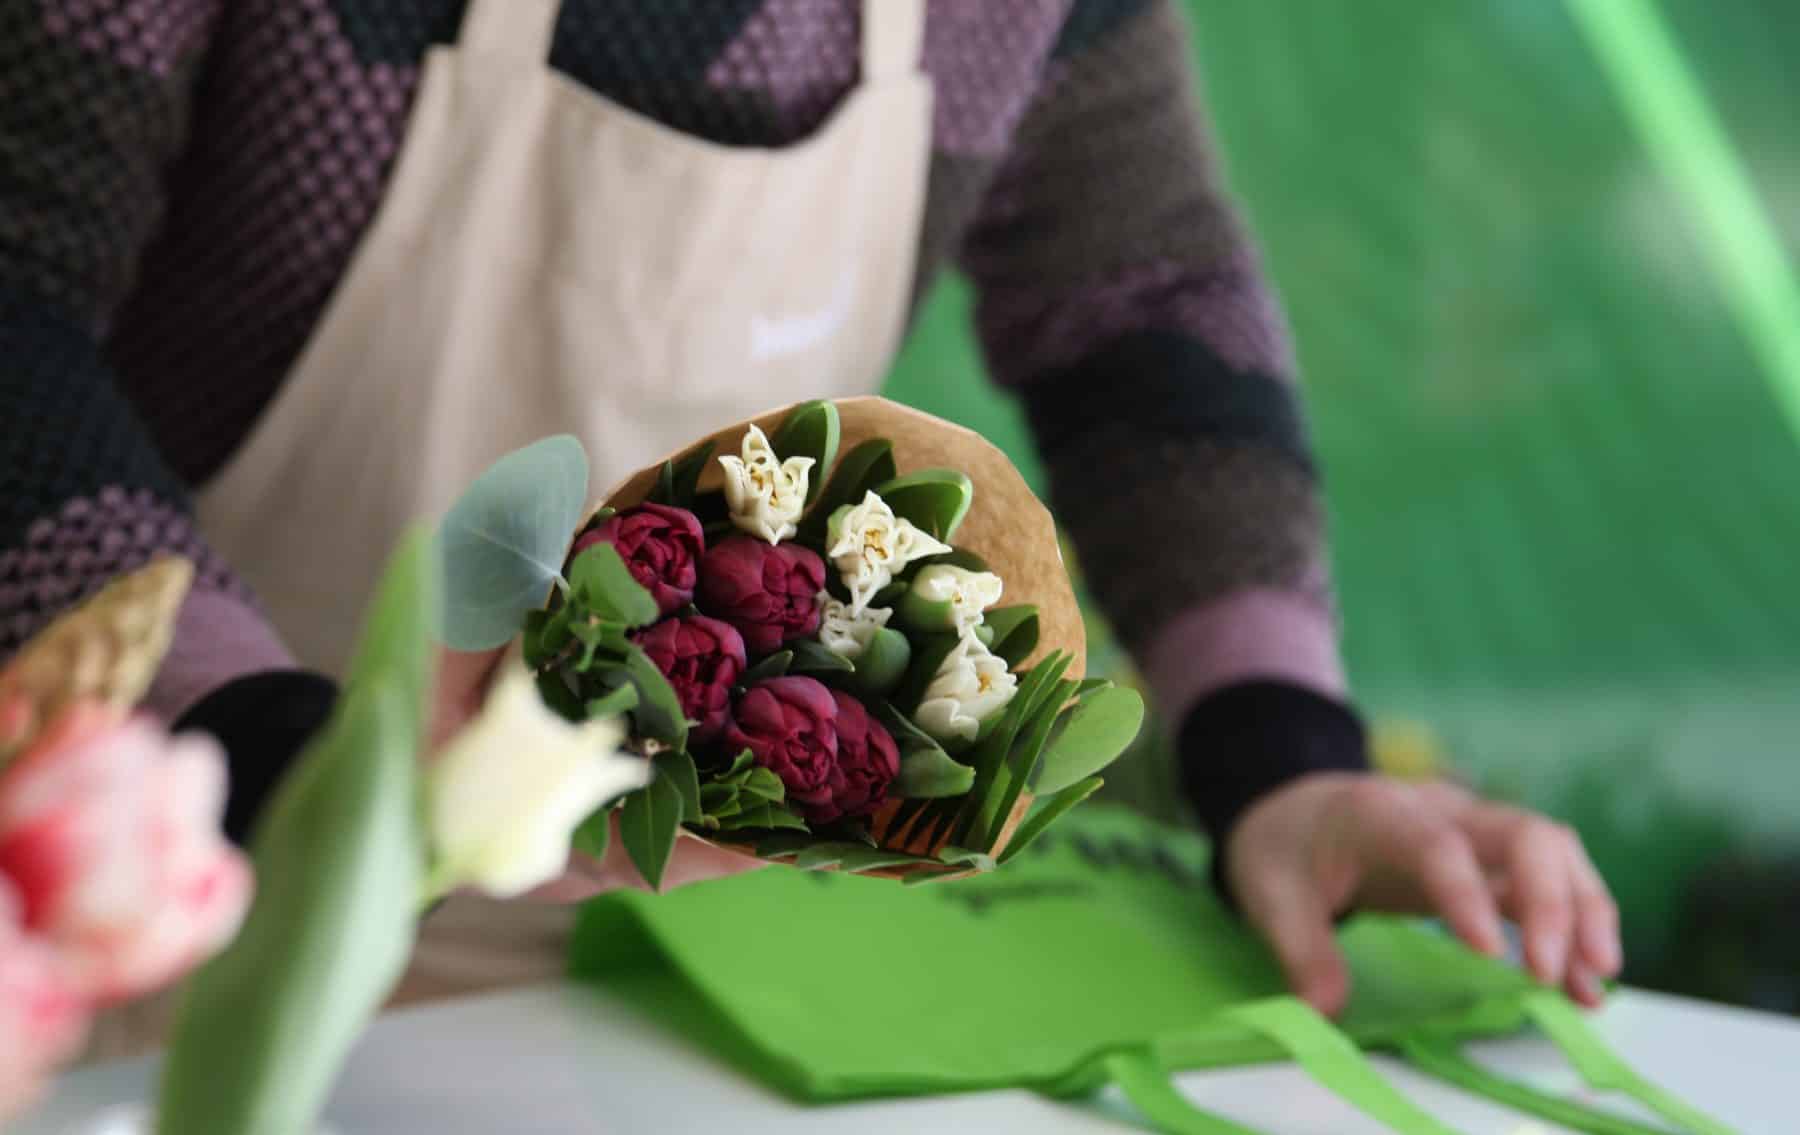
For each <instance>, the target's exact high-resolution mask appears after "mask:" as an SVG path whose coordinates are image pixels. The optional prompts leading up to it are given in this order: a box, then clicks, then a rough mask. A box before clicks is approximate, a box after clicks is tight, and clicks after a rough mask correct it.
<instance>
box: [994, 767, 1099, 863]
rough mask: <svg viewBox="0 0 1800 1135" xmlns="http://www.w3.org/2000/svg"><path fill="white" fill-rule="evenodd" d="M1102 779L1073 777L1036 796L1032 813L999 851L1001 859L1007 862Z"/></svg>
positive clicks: (1095, 789)
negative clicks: (1049, 793)
mask: <svg viewBox="0 0 1800 1135" xmlns="http://www.w3.org/2000/svg"><path fill="white" fill-rule="evenodd" d="M1103 783H1105V782H1104V781H1102V780H1101V779H1100V778H1099V777H1097V776H1090V777H1088V778H1087V779H1086V780H1079V781H1076V782H1075V783H1074V784H1071V785H1069V786H1068V787H1066V788H1064V789H1063V790H1062V791H1060V792H1058V793H1056V794H1055V795H1053V796H1049V797H1045V798H1042V799H1039V800H1038V801H1037V802H1036V803H1034V804H1033V805H1032V806H1031V814H1030V815H1028V816H1026V817H1025V822H1024V823H1022V824H1020V825H1019V828H1018V830H1017V831H1015V832H1013V837H1012V839H1011V841H1009V842H1008V843H1007V845H1006V850H1005V851H1004V852H1002V853H1001V855H1000V862H1001V863H1009V862H1011V861H1012V860H1013V859H1016V858H1017V857H1018V856H1019V854H1020V853H1021V852H1023V851H1024V850H1025V849H1026V848H1027V847H1030V846H1031V843H1032V841H1033V840H1035V839H1037V837H1038V836H1040V835H1043V834H1044V829H1045V828H1048V827H1049V826H1050V825H1051V824H1053V823H1055V822H1056V821H1057V820H1058V819H1060V818H1061V817H1062V814H1063V813H1064V812H1067V811H1068V810H1069V809H1070V808H1073V807H1074V806H1075V805H1077V804H1079V803H1081V802H1082V801H1083V800H1086V799H1087V798H1088V797H1089V796H1092V795H1093V794H1094V793H1095V792H1096V791H1098V790H1099V788H1100V785H1101V784H1103Z"/></svg>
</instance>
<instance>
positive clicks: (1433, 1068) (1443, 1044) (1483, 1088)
mask: <svg viewBox="0 0 1800 1135" xmlns="http://www.w3.org/2000/svg"><path fill="white" fill-rule="evenodd" d="M1400 1051H1401V1052H1402V1054H1404V1055H1405V1057H1406V1059H1407V1060H1409V1061H1410V1062H1411V1063H1412V1065H1413V1066H1414V1067H1415V1068H1417V1069H1418V1070H1419V1071H1421V1072H1424V1073H1426V1074H1427V1075H1431V1076H1436V1077H1437V1078H1438V1079H1440V1080H1443V1081H1444V1082H1446V1083H1449V1084H1453V1085H1455V1086H1456V1087H1458V1088H1461V1089H1462V1090H1463V1091H1465V1092H1468V1093H1469V1094H1470V1095H1476V1096H1483V1097H1486V1098H1487V1099H1491V1100H1493V1101H1495V1102H1496V1103H1502V1104H1505V1105H1506V1106H1507V1107H1510V1108H1512V1109H1513V1110H1514V1111H1519V1112H1523V1113H1525V1114H1526V1115H1534V1116H1536V1117H1537V1118H1539V1119H1547V1120H1549V1121H1550V1122H1552V1123H1554V1124H1556V1125H1558V1126H1560V1127H1567V1128H1568V1129H1569V1130H1571V1131H1585V1132H1587V1133H1588V1135H1669V1133H1668V1132H1667V1131H1665V1130H1664V1129H1663V1128H1660V1127H1648V1126H1645V1125H1644V1124H1642V1123H1638V1122H1636V1121H1635V1120H1631V1119H1626V1118H1625V1117H1624V1116H1621V1115H1612V1114H1609V1113H1607V1112H1603V1111H1596V1110H1594V1109H1593V1108H1590V1107H1586V1106H1584V1105H1582V1104H1579V1103H1576V1102H1575V1101H1573V1100H1565V1099H1562V1098H1560V1097H1558V1096H1552V1095H1547V1094H1545V1093H1543V1092H1540V1091H1537V1090H1536V1089H1534V1088H1529V1087H1527V1086H1525V1085H1524V1084H1520V1083H1517V1082H1515V1081H1512V1080H1508V1079H1506V1078H1505V1077H1503V1076H1496V1075H1495V1074H1494V1073H1492V1072H1490V1071H1488V1070H1487V1069H1486V1068H1483V1067H1482V1066H1481V1065H1479V1064H1477V1063H1475V1062H1474V1061H1473V1060H1470V1059H1469V1058H1468V1057H1467V1056H1464V1055H1463V1053H1462V1049H1461V1048H1460V1047H1459V1046H1458V1045H1457V1044H1456V1042H1454V1041H1451V1040H1446V1039H1444V1038H1441V1037H1434V1036H1422V1035H1421V1036H1411V1037H1407V1038H1406V1039H1404V1040H1403V1041H1401V1043H1400Z"/></svg>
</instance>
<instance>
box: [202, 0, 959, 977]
mask: <svg viewBox="0 0 1800 1135" xmlns="http://www.w3.org/2000/svg"><path fill="white" fill-rule="evenodd" d="M644 2H645V3H651V2H653V0H644ZM557 9H558V4H557V2H556V0H471V2H470V6H469V10H468V15H467V16H466V18H465V21H464V24H463V29H462V37H461V41H460V42H459V43H458V44H457V45H456V46H455V47H453V48H436V49H433V50H432V52H431V53H430V56H429V57H428V59H427V61H426V65H425V72H424V78H423V82H422V83H421V85H420V89H419V96H418V101H417V103H416V105H415V107H414V109H413V112H412V121H411V124H410V127H409V128H408V131H407V134H406V138H405V143H404V147H403V150H402V152H401V155H400V159H399V162H398V165H397V166H396V169H395V172H394V177H393V181H392V184H391V186H390V187H389V189H388V192H387V195H386V197H385V199H384V200H383V202H382V206H381V210H380V213H379V214H378V216H377V217H376V219H375V222H374V224H373V226H372V227H371V229H370V230H369V232H368V234H367V236H366V237H365V238H364V241H363V244H362V246H361V248H360V249H359V250H358V252H357V255H356V258H355V261H354V263H353V264H352V265H351V267H350V271H349V273H348V274H347V275H346V276H345V277H344V279H343V281H342V283H341V284H340V285H339V287H338V290H337V292H336V294H335V295H334V296H333V298H332V301H331V303H330V306H329V307H328V309H327V310H326V312H325V316H324V318H323V320H322V322H321V324H320V327H319V330H318V332H317V334H316V336H315V337H314V338H313V340H312V341H311V342H310V343H309V344H308V345H307V348H306V350H305V352H304V353H303V354H302V356H301V357H300V360H299V362H298V364H297V366H296V368H295V371H294V373H293V374H292V375H291V376H290V377H289V379H288V381H287V382H286V384H285V385H284V386H283V387H282V389H281V391H280V393H279V395H278V396H277V397H276V399H275V400H274V402H273V403H272V404H271V405H270V407H269V409H268V410H267V412H266V413H265V415H264V417H263V419H262V420H261V421H260V422H259V423H258V425H257V427H256V429H255V431H254V432H253V433H252V435H251V437H250V439H249V441H248V442H247V443H246V444H245V445H244V446H243V448H242V449H241V450H240V451H239V452H238V453H237V454H236V455H235V456H234V457H233V458H232V460H231V461H230V463H229V464H228V465H227V466H226V467H225V469H224V470H223V472H222V473H221V474H220V475H219V477H218V478H217V479H216V481H215V482H214V483H213V484H211V485H210V486H208V487H207V488H206V489H205V491H204V492H202V493H201V495H200V499H199V511H200V517H201V523H202V528H203V530H204V531H205V532H206V533H207V535H208V537H209V538H210V540H211V541H212V543H213V544H214V546H215V547H217V548H218V549H219V550H220V551H222V552H223V553H224V554H225V555H226V556H227V557H228V558H229V559H230V561H231V562H232V563H233V564H234V565H235V566H236V567H237V569H238V570H239V571H240V572H241V573H242V575H243V576H244V577H245V578H246V580H247V581H248V582H249V583H250V585H251V586H252V587H253V588H254V589H255V590H256V592H257V593H258V595H259V596H260V597H261V599H262V601H263V602H264V603H265V604H266V605H267V608H268V610H269V612H270V614H271V616H272V618H273V620H274V623H275V626H276V627H277V629H278V630H279V631H280V632H281V634H282V635H283V636H284V637H285V639H286V641H287V642H288V643H289V645H290V646H291V647H292V648H293V650H294V651H295V654H296V655H297V657H298V658H299V659H300V660H301V661H302V662H303V663H305V664H307V665H309V666H313V667H316V668H319V669H322V670H325V671H327V672H331V673H338V672H340V670H341V667H342V666H343V664H344V663H345V661H346V660H347V656H348V653H349V651H350V649H351V647H352V645H353V641H352V640H353V637H354V633H355V630H356V626H357V621H358V618H359V615H360V611H361V608H362V605H363V602H364V599H365V597H366V596H367V595H368V593H369V591H370V589H371V587H372V585H373V583H374V580H375V578H376V576H377V574H378V572H379V570H380V566H381V564H382V562H383V560H384V558H385V557H386V556H387V554H388V552H389V551H390V549H391V548H392V547H393V545H394V543H395V540H396V538H397V537H398V536H399V534H400V533H401V531H402V530H403V529H404V528H405V527H406V526H407V525H408V524H409V523H411V522H413V521H415V520H418V519H420V518H435V517H437V516H438V515H440V514H441V512H442V511H443V510H444V509H445V508H446V507H448V505H449V504H450V502H451V501H452V500H453V499H454V498H455V497H456V495H457V494H458V493H459V492H460V491H461V490H462V488H463V487H464V486H465V485H467V484H468V483H469V481H470V480H472V479H473V478H474V477H475V476H476V475H477V474H478V473H479V472H480V471H481V470H482V469H484V468H486V467H487V466H488V465H489V464H491V463H492V462H493V461H494V460H495V459H496V458H498V457H500V456H501V455H502V454H504V453H506V452H508V451H509V450H512V449H515V448H517V447H519V446H522V445H525V444H526V443H528V442H531V441H534V440H536V439H538V438H540V437H543V436H546V435H548V434H553V433H573V434H575V435H576V436H578V437H579V438H581V440H582V442H583V443H584V444H585V445H586V446H587V450H588V453H589V455H590V457H591V458H592V460H593V466H594V470H593V478H592V482H591V483H592V487H593V490H594V492H595V493H596V494H598V493H600V492H603V491H604V490H605V489H606V488H607V487H608V486H609V485H611V484H612V483H613V482H615V481H617V480H619V479H620V478H622V477H623V476H624V475H626V474H627V473H629V472H630V471H632V470H633V469H636V468H638V467H640V466H642V465H643V464H645V463H646V462H648V461H651V460H654V459H655V458H656V457H657V456H659V455H661V454H663V453H665V452H667V451H669V450H671V449H675V448H678V447H679V446H681V445H682V444H684V443H685V442H687V441H688V440H690V439H692V438H695V437H699V436H701V435H703V434H705V433H708V432H710V431H711V430H712V429H715V428H717V427H718V426H719V425H721V424H723V423H724V422H727V421H732V420H736V419H740V418H745V417H749V416H751V415H753V414H756V413H758V412H760V411H762V410H765V409H767V408H769V407H771V406H775V405H779V404H781V403H783V402H789V401H795V400H799V399H804V398H813V397H837V396H844V395H851V394H863V393H870V392H872V391H874V390H875V389H876V388H877V387H878V385H879V384H880V381H881V379H882V377H883V376H884V374H885V372H886V370H887V367H888V365H889V363H890V361H891V359H892V356H893V354H894V352H895V350H896V348H897V346H898V341H899V337H900V334H901V331H902V326H903V323H904V320H905V315H906V308H907V302H908V298H909V295H910V292H911V286H912V277H913V269H914V264H913V259H914V254H915V253H914V250H915V247H916V244H917V239H918V230H919V225H920V222H921V214H922V209H923V202H924V192H925V183H926V177H927V170H928V159H929V155H930V143H931V101H932V93H931V85H930V82H929V80H928V79H927V78H926V76H925V75H924V74H922V73H921V72H920V71H919V69H918V58H919V50H920V43H921V37H922V34H923V25H924V0H864V3H863V42H862V53H863V54H862V64H863V66H862V74H863V77H862V81H861V83H860V85H859V86H858V87H857V88H856V89H855V90H854V91H853V92H852V93H851V94H850V95H849V96H848V98H847V99H846V100H845V101H844V102H843V104H842V105H841V106H840V107H839V108H838V110H837V112H836V113H835V114H834V116H833V117H832V118H831V119H830V120H829V121H828V122H827V123H826V124H825V125H824V126H823V127H822V128H821V129H820V130H819V132H818V133H817V134H815V135H814V136H812V137H810V138H808V139H806V140H805V141H803V142H801V143H799V144H798V145H795V146H792V147H788V148H785V149H780V150H766V149H749V148H732V147H727V146H721V145H717V144H714V143H711V142H706V141H702V140H700V139H697V138H694V137H691V136H688V135H684V134H680V133H677V132H675V131H673V130H670V129H667V128H665V127H663V126H660V125H658V124H656V123H655V122H652V121H650V120H648V119H646V118H644V117H642V116H641V115H639V114H636V113H634V112H632V111H630V110H627V109H625V108H624V107H620V106H615V105H612V104H610V103H608V102H606V101H605V100H603V99H600V98H598V97H596V96H595V95H594V94H593V93H591V92H590V91H588V90H586V89H584V88H582V87H580V86H579V85H578V84H576V83H574V82H572V81H571V80H569V79H568V78H566V77H564V76H562V75H560V74H557V73H556V72H554V71H552V70H551V69H550V67H549V66H548V64H547V62H546V60H547V58H548V54H549V45H550V39H551V34H552V30H553V28H554V26H555V23H556V15H557ZM566 924H567V913H566V912H563V911H557V910H555V909H553V908H546V907H537V906H531V905H528V904H497V903H490V902H483V901H477V900H456V901H453V902H451V903H449V904H446V906H445V907H444V908H442V909H441V910H440V911H439V912H438V913H437V914H436V915H434V916H433V918H432V919H430V920H429V922H428V923H427V926H426V929H425V933H424V938H423V941H422V942H421V944H420V949H419V952H418V956H417V958H416V959H415V964H414V970H413V973H412V974H411V975H410V976H409V980H408V982H407V985H406V993H407V995H408V996H411V997H417V996H425V995H430V994H433V993H444V992H451V991H459V990H468V989H474V988H480V987H484V986H492V985H496V984H503V983H507V982H512V981H521V980H528V979H532V978H536V977H541V976H545V975H548V974H553V973H555V972H557V971H558V969H559V967H560V965H561V960H562V958H561V954H562V942H563V937H564V930H565V927H566Z"/></svg>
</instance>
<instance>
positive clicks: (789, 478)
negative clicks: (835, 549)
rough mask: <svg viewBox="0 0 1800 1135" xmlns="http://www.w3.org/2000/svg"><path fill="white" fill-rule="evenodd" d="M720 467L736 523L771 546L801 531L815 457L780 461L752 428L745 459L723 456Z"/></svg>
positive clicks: (745, 444) (726, 495)
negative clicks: (801, 518)
mask: <svg viewBox="0 0 1800 1135" xmlns="http://www.w3.org/2000/svg"><path fill="white" fill-rule="evenodd" d="M719 464H720V465H723V466H724V467H725V503H726V504H727V505H728V506H730V508H731V522H732V523H733V524H735V525H737V526H738V527H739V528H741V529H743V530H744V531H745V532H748V533H750V534H751V535H752V536H758V537H761V538H762V539H764V540H767V541H768V542H769V543H771V544H779V543H780V542H781V541H783V540H786V539H789V538H791V537H792V536H793V535H794V534H795V533H797V532H799V531H800V514H801V513H803V512H805V511H806V482H807V477H808V476H809V475H810V474H811V472H812V467H813V459H812V458H810V457H790V458H788V459H787V460H786V461H783V460H781V459H780V458H779V457H777V456H776V455H775V449H774V447H773V446H771V445H770V444H769V439H768V438H767V437H766V436H764V434H763V432H762V430H760V429H758V428H757V427H755V426H751V427H750V430H749V432H747V433H746V434H744V445H743V456H742V457H729V456H728V457H721V458H719Z"/></svg>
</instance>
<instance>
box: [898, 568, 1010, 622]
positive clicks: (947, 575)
mask: <svg viewBox="0 0 1800 1135" xmlns="http://www.w3.org/2000/svg"><path fill="white" fill-rule="evenodd" d="M912 589H913V594H915V595H917V596H918V597H919V598H920V599H923V600H925V601H927V602H930V603H947V604H949V605H950V618H951V620H952V623H953V626H952V629H953V630H955V631H956V633H957V634H959V635H965V634H967V633H968V632H969V631H971V630H973V629H974V628H975V627H977V626H979V625H980V624H981V616H982V613H983V612H984V611H986V610H987V609H988V608H989V607H992V606H993V605H994V604H996V603H998V602H1000V592H1001V589H1002V584H1001V582H1000V577H999V576H997V575H995V574H994V573H993V572H991V571H970V570H968V569H967V568H959V567H957V566H955V565H954V564H933V565H931V566H930V567H928V568H926V569H924V570H923V571H921V572H920V573H919V574H918V577H917V578H916V579H914V580H913V584H912Z"/></svg>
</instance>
